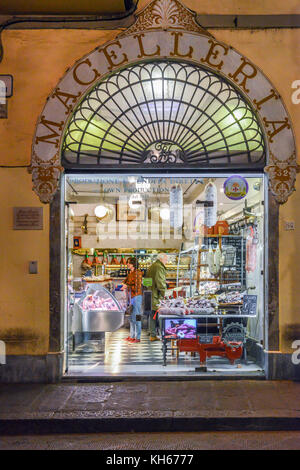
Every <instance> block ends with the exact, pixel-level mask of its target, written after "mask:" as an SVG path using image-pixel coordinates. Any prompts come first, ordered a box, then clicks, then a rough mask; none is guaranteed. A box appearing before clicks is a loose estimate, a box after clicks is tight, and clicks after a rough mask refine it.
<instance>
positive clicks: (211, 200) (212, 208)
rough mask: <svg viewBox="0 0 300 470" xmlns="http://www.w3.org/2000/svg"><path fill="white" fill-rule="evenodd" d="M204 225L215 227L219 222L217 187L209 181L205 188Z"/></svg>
mask: <svg viewBox="0 0 300 470" xmlns="http://www.w3.org/2000/svg"><path fill="white" fill-rule="evenodd" d="M204 199H205V201H206V202H207V204H205V205H204V225H206V227H213V226H214V225H215V224H216V222H217V204H218V201H217V188H216V186H215V185H214V184H213V183H208V184H207V185H206V187H205V190H204Z"/></svg>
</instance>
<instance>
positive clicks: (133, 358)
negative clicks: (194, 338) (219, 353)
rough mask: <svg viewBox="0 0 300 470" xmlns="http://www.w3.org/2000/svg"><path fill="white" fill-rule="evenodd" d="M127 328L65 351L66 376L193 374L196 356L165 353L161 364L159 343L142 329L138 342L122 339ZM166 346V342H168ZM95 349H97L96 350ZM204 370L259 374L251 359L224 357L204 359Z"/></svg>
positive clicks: (196, 364) (127, 333) (126, 332)
mask: <svg viewBox="0 0 300 470" xmlns="http://www.w3.org/2000/svg"><path fill="white" fill-rule="evenodd" d="M128 335H129V330H128V329H125V328H122V329H120V330H118V331H115V332H114V333H106V338H105V344H104V341H103V343H102V345H101V343H100V342H97V341H89V342H88V343H86V344H83V345H81V346H79V347H77V348H76V351H75V352H74V353H72V354H69V359H68V364H69V366H68V373H67V375H70V376H74V375H76V376H77V375H83V376H103V375H104V376H106V375H108V376H109V375H111V374H112V375H124V374H125V375H152V376H154V375H166V374H170V375H172V374H175V375H176V374H191V373H192V374H193V373H195V368H196V367H198V366H199V355H198V354H196V355H195V356H191V354H190V353H184V352H182V353H180V354H179V357H178V358H177V357H176V351H173V354H172V352H171V351H170V350H168V352H167V367H164V366H163V355H162V342H161V341H155V342H150V339H149V336H148V335H147V333H146V330H142V335H141V342H140V343H128V342H127V341H124V339H125V338H127V336H128ZM168 347H169V345H168ZM97 349H98V351H97ZM207 367H208V370H210V371H211V372H221V373H225V374H226V373H230V374H232V372H233V373H239V374H240V373H250V374H252V373H258V374H260V373H262V370H261V368H259V367H258V366H257V365H256V364H255V363H254V362H252V361H248V364H247V365H245V364H241V363H240V361H237V362H236V364H235V365H231V364H230V363H229V361H228V360H227V359H226V358H208V360H207Z"/></svg>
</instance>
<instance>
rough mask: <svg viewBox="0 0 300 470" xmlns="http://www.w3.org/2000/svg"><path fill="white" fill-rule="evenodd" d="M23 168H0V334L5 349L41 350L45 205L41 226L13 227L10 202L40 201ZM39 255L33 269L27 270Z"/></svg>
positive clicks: (45, 299) (45, 330)
mask: <svg viewBox="0 0 300 470" xmlns="http://www.w3.org/2000/svg"><path fill="white" fill-rule="evenodd" d="M31 187H32V184H31V176H30V175H29V174H28V172H27V170H26V169H24V168H18V169H3V168H0V201H1V222H0V223H1V229H0V246H1V268H0V338H1V339H4V340H5V342H6V347H7V354H24V353H25V354H26V353H28V354H46V353H47V351H48V336H49V274H48V273H49V206H46V205H44V206H43V226H44V229H43V230H13V207H24V206H25V207H26V206H27V207H31V206H35V207H37V206H39V207H41V206H42V204H41V203H40V201H39V199H38V198H37V197H36V195H35V194H34V193H33V192H32V191H31ZM29 261H38V274H29V273H28V263H29Z"/></svg>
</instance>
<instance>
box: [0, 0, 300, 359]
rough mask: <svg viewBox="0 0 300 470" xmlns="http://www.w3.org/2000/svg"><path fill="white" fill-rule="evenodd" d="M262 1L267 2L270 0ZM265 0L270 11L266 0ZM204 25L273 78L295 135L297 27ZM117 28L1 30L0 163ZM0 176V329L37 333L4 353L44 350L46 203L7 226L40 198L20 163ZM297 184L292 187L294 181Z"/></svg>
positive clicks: (292, 272)
mask: <svg viewBox="0 0 300 470" xmlns="http://www.w3.org/2000/svg"><path fill="white" fill-rule="evenodd" d="M143 3H148V2H140V5H139V6H140V8H141V7H142V4H143ZM214 3H218V2H214ZM254 3H255V5H256V6H257V11H255V13H262V11H260V8H261V9H262V8H263V9H264V14H266V10H265V8H266V5H265V2H264V5H261V7H260V4H261V2H254ZM268 3H270V5H271V2H266V4H268ZM275 3H276V4H277V2H275ZM296 3H298V2H295V5H294V4H293V2H289V3H288V5H289V9H290V10H289V11H291V12H292V13H296V6H297V5H296ZM209 4H210V5H211V2H202V3H201V11H200V10H199V6H198V2H196V1H187V2H186V5H187V6H188V7H189V8H192V9H198V13H205V12H209V13H213V12H212V11H211V9H210V10H209V11H208V10H205V8H208V7H209ZM233 4H234V5H233ZM237 4H238V5H239V7H238V6H237ZM222 5H223V7H222V8H221V10H220V9H219V10H218V13H219V14H230V13H232V12H233V11H235V12H237V11H238V13H241V14H242V13H246V11H244V9H245V5H246V2H226V3H224V2H222ZM229 5H231V7H230V8H232V10H230V8H229ZM279 5H281V2H278V8H279ZM293 5H294V6H293ZM220 6H221V2H220V5H219V7H220ZM234 6H236V9H235V10H234ZM269 7H270V8H271V6H269ZM226 8H228V9H226ZM237 8H238V10H237ZM272 8H273V11H274V10H275V4H274V2H272ZM280 12H286V11H283V5H281V10H280V8H279V9H278V10H276V13H280ZM248 13H249V12H248ZM251 13H252V12H251ZM211 33H212V34H213V35H214V36H215V37H216V38H217V39H219V40H221V41H223V42H225V43H227V44H230V45H232V46H233V47H235V48H236V49H237V50H239V51H240V52H241V53H243V54H244V55H245V56H246V57H247V58H249V59H250V60H252V61H253V62H254V63H255V64H256V65H257V66H258V67H260V68H261V69H262V70H263V71H264V73H265V74H266V75H267V76H268V78H269V79H270V80H271V81H272V82H273V83H274V85H275V87H276V88H277V90H278V91H279V93H280V94H281V96H282V98H283V100H284V102H285V104H286V107H287V109H288V112H289V113H290V116H291V120H292V122H293V125H294V130H295V133H296V141H298V140H299V136H300V104H298V105H297V104H293V103H292V99H291V96H292V93H293V92H294V90H293V89H292V83H293V81H295V80H297V79H300V67H299V56H300V31H299V30H297V29H293V30H264V31H262V30H259V31H258V30H257V31H246V30H238V31H235V30H223V31H221V30H216V31H211ZM117 34H118V31H117V30H114V31H111V30H110V31H95V30H7V31H5V32H4V33H2V35H3V45H4V59H3V61H2V63H1V64H0V74H12V75H13V77H14V96H13V97H12V98H10V99H9V101H8V119H1V120H0V165H2V166H17V165H24V166H26V165H29V164H30V157H31V145H32V139H33V136H34V130H35V125H36V121H37V118H38V116H39V114H40V113H41V111H42V109H43V106H44V104H45V101H46V99H47V96H48V95H49V93H50V92H51V90H52V89H53V88H54V87H55V86H56V85H57V83H58V81H59V80H60V78H61V77H62V75H63V74H64V72H65V71H66V69H67V68H68V67H70V66H72V65H73V63H74V62H75V61H76V60H78V59H79V58H80V57H82V56H83V55H84V54H86V53H88V52H90V51H91V50H93V49H94V48H95V47H96V46H98V45H100V44H103V43H105V42H106V41H109V40H111V39H113V38H115V37H116V35H117ZM0 176H1V179H0V181H1V187H0V194H1V199H0V201H1V203H0V204H1V231H0V237H1V248H2V256H3V258H2V259H3V260H4V262H3V263H2V264H1V268H0V279H1V297H0V312H1V316H0V333H1V332H3V331H4V330H6V329H12V330H13V329H16V328H23V329H24V328H27V327H29V325H30V327H32V329H34V330H35V331H36V334H37V336H38V338H39V340H37V341H36V342H35V343H34V342H32V343H30V342H28V343H25V342H24V341H23V342H22V341H20V342H19V344H15V343H11V346H9V347H10V348H12V349H10V353H12V354H21V353H23V354H24V353H28V354H41V353H45V352H47V348H48V342H47V341H48V340H47V338H48V333H49V226H48V224H49V222H48V221H49V208H48V206H43V207H44V230H43V231H34V232H33V231H26V232H24V231H22V232H14V231H12V207H14V206H22V205H24V206H26V205H27V206H30V205H35V206H40V205H41V203H40V201H39V200H38V198H37V196H36V195H35V193H33V192H32V189H31V188H32V184H31V176H30V175H29V174H28V173H27V171H26V168H22V169H21V168H20V169H12V168H10V169H8V168H7V169H2V170H1V172H0ZM297 186H298V188H299V183H298V185H297ZM299 198H300V196H299V194H298V193H297V192H296V193H295V194H293V195H292V196H291V197H290V199H289V201H288V203H287V204H285V205H284V206H282V207H281V208H280V272H279V282H280V334H281V350H282V351H283V352H291V351H292V350H291V338H294V339H300V331H299V330H300V327H299V323H300V321H299V313H298V312H299V306H300V290H299V289H297V283H298V281H299V264H300V253H299V248H298V246H299V242H298V240H299V235H300V233H299V232H300V225H299V223H298V221H297V216H298V214H299V202H300V201H299ZM285 220H288V221H289V220H293V221H295V222H296V229H295V230H294V231H289V232H287V231H285V230H284V221H285ZM31 259H34V260H35V259H37V260H38V261H39V266H40V274H38V275H36V277H32V275H31V276H30V275H29V274H27V271H26V269H27V265H26V263H27V261H29V260H31ZM297 335H298V336H299V337H298V338H297Z"/></svg>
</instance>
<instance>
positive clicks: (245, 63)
mask: <svg viewBox="0 0 300 470" xmlns="http://www.w3.org/2000/svg"><path fill="white" fill-rule="evenodd" d="M241 61H242V64H241V65H240V66H239V67H238V69H237V70H236V71H235V72H234V74H231V73H229V74H228V76H229V77H231V78H233V80H234V81H235V82H236V83H237V84H238V85H239V86H241V87H242V88H243V89H244V90H245V92H246V93H249V89H248V88H246V82H247V80H248V79H250V78H254V77H255V76H256V75H257V70H256V68H255V67H254V65H252V64H251V63H250V62H248V60H246V59H245V58H244V57H241ZM246 67H248V68H249V67H250V68H251V69H252V70H250V71H249V72H248V74H247V73H246V71H245V70H244V69H245V68H246ZM239 75H242V76H243V78H242V79H241V82H240V83H239V78H238V76H239Z"/></svg>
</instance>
